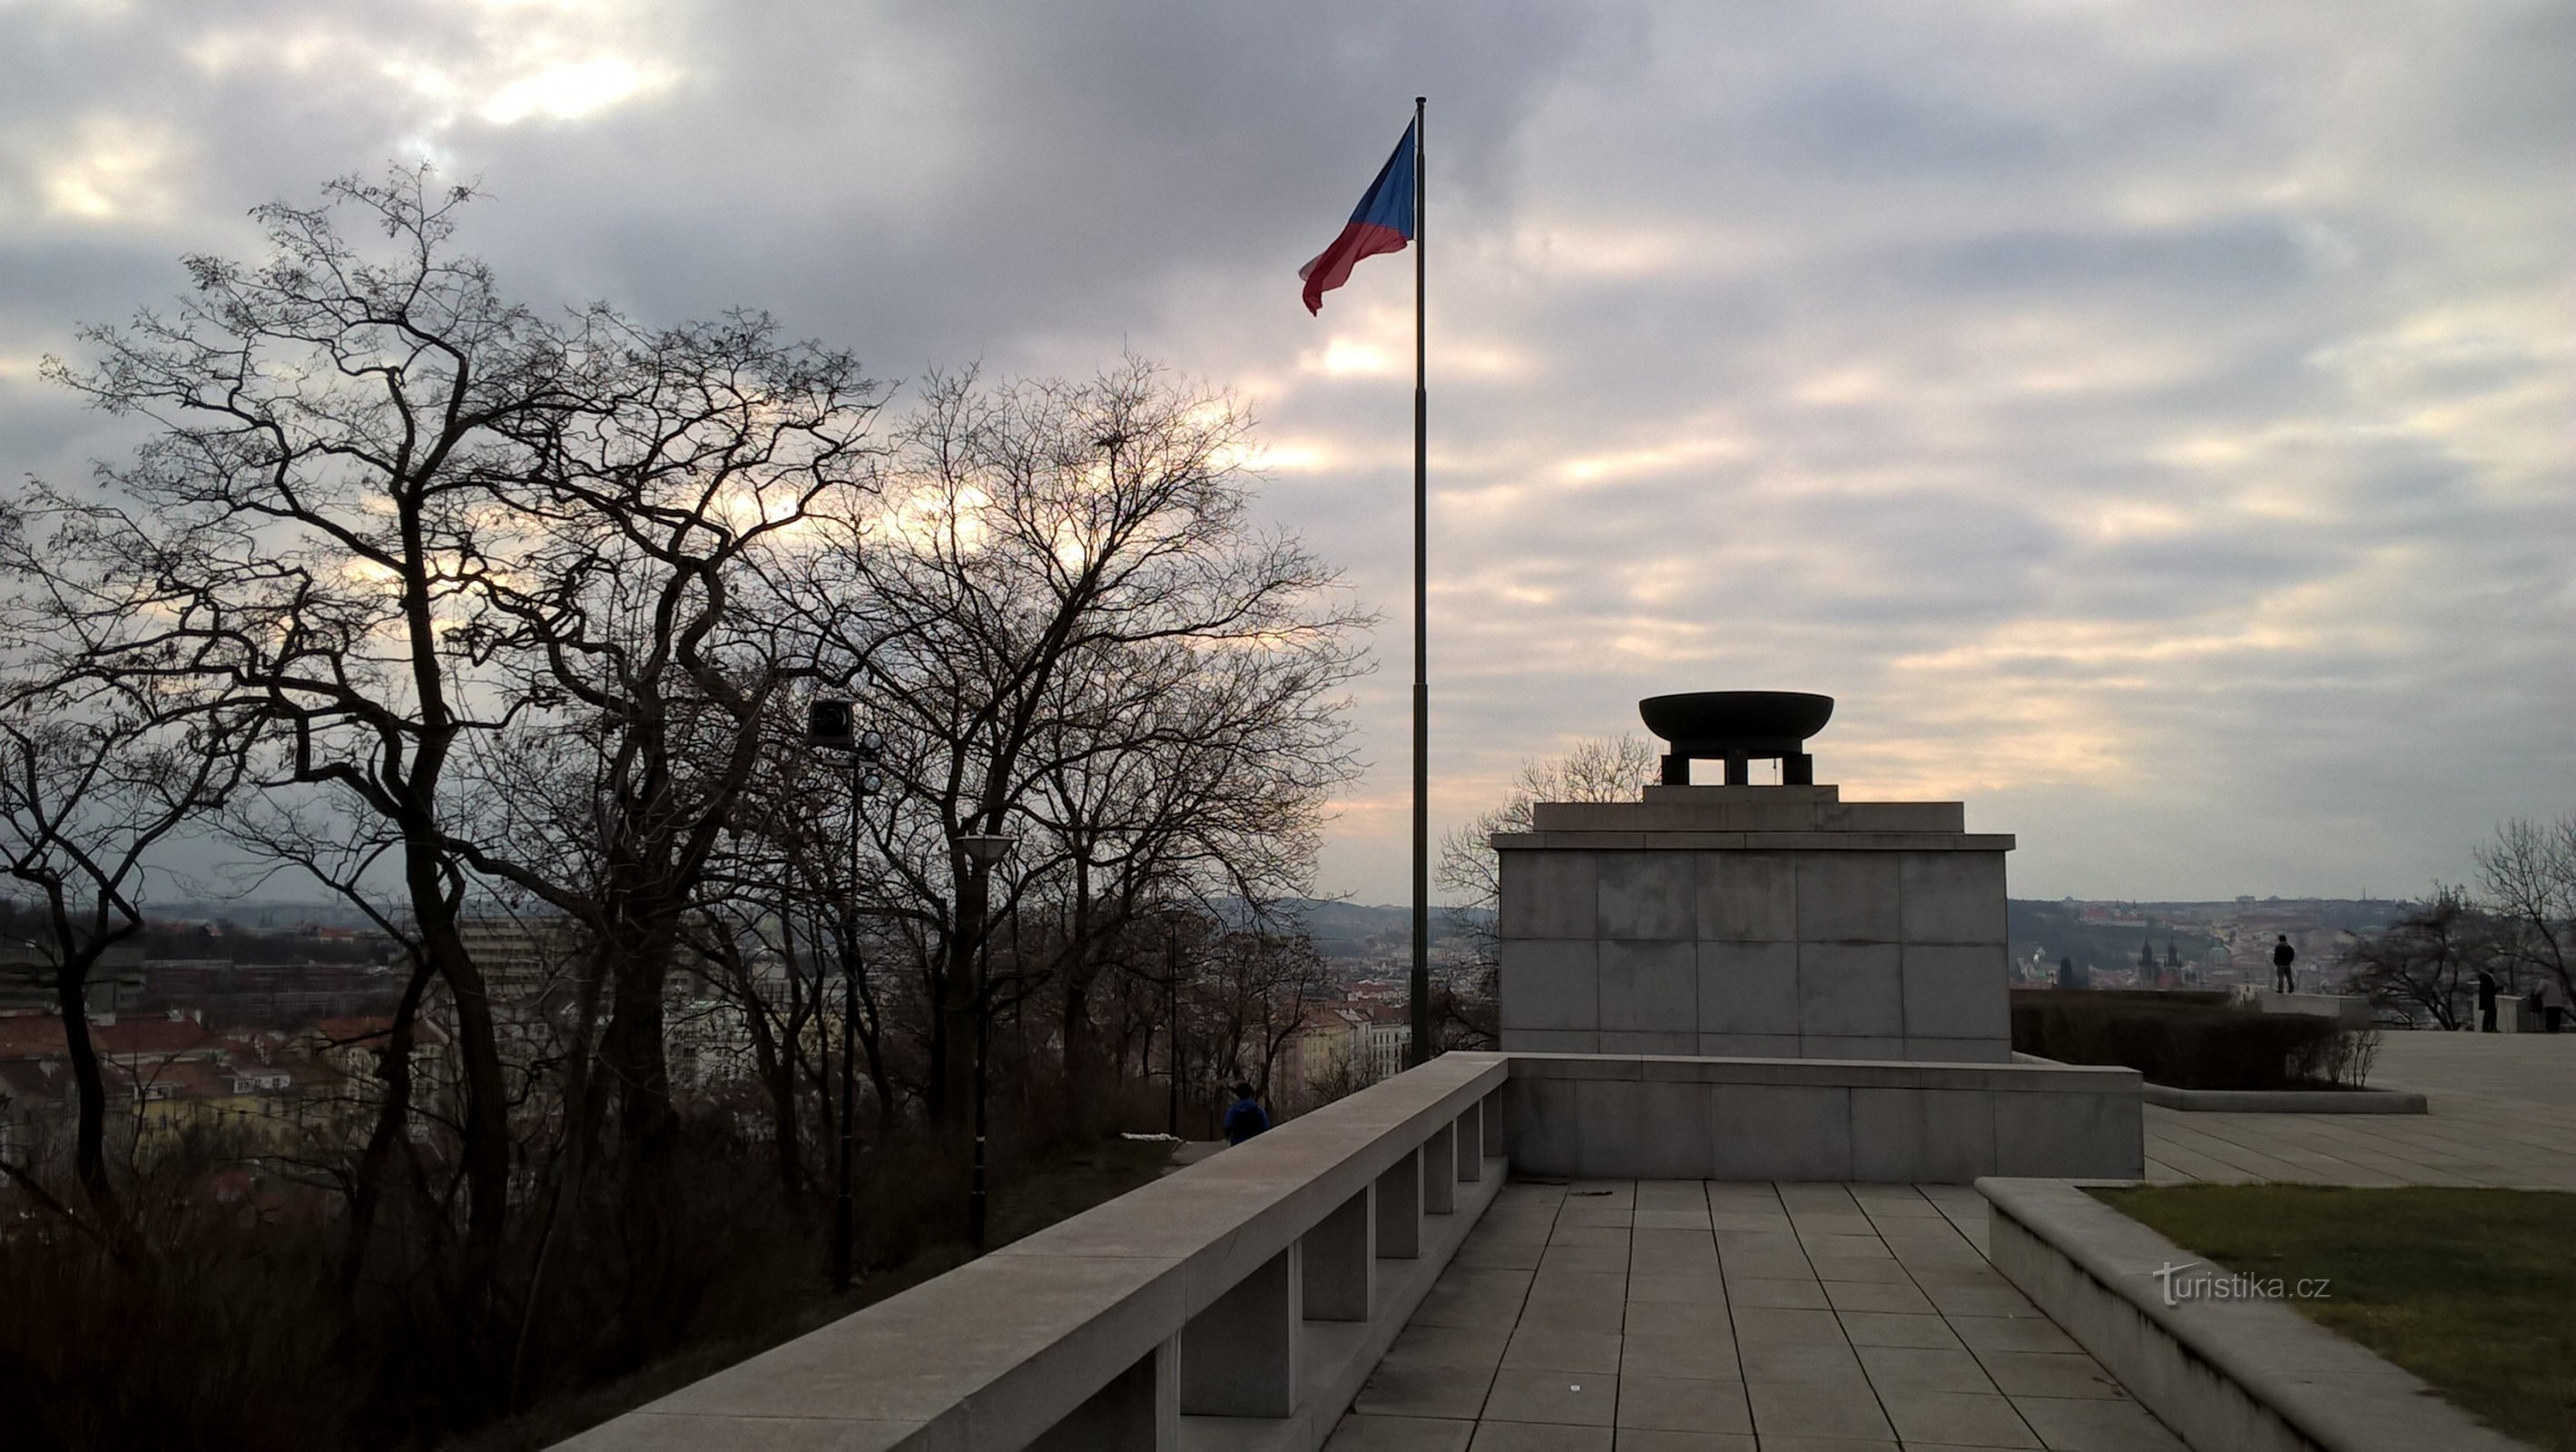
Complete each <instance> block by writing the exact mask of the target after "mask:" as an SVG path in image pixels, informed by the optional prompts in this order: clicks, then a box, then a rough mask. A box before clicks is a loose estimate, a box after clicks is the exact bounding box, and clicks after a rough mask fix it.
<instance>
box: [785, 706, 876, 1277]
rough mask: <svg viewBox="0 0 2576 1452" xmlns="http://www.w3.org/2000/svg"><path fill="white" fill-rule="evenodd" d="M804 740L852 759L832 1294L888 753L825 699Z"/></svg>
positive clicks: (839, 1271) (845, 1249) (841, 1264)
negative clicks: (864, 933) (867, 808)
mask: <svg viewBox="0 0 2576 1452" xmlns="http://www.w3.org/2000/svg"><path fill="white" fill-rule="evenodd" d="M805 741H806V744H807V745H808V746H811V747H814V748H816V749H818V750H824V751H840V752H846V753H847V754H848V755H849V758H850V880H849V884H848V889H847V892H846V894H845V895H844V896H843V898H842V899H841V1125H840V1129H841V1133H840V1141H841V1143H840V1164H839V1166H838V1168H837V1171H836V1177H837V1180H838V1185H837V1187H836V1189H835V1191H834V1194H833V1198H832V1294H834V1295H836V1296H837V1295H843V1294H846V1293H847V1292H848V1291H849V1289H850V1261H851V1244H850V1242H851V1238H852V1233H853V1232H852V1227H851V1224H850V1217H851V1213H852V1212H851V1203H850V1153H851V1145H852V1141H853V1140H854V1138H855V1136H854V1134H853V1133H852V1130H851V1125H850V1121H851V1119H852V1117H853V1115H854V1114H855V1112H856V1110H857V1097H858V1067H857V1064H856V1062H855V1058H856V1055H857V1052H858V1046H857V1043H856V1038H857V1033H858V1017H859V971H860V970H859V804H860V802H861V801H862V800H863V799H864V798H867V797H871V796H874V795H876V793H877V791H878V789H879V788H880V787H882V786H883V785H884V778H883V777H882V776H880V775H879V774H878V773H877V771H876V769H875V764H876V760H877V758H878V757H879V756H880V755H882V754H883V753H884V751H885V737H884V735H883V734H882V733H879V732H876V731H862V730H860V729H859V728H858V713H857V710H856V708H855V707H854V706H853V705H852V703H850V702H848V701H845V700H840V699H838V698H834V697H825V698H824V699H821V700H818V701H816V702H814V703H813V705H812V706H810V707H809V708H807V711H806V715H805Z"/></svg>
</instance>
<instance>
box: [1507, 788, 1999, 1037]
mask: <svg viewBox="0 0 2576 1452" xmlns="http://www.w3.org/2000/svg"><path fill="white" fill-rule="evenodd" d="M1964 819H1965V811H1964V808H1963V807H1962V806H1961V805H1960V804H1959V803H1957V802H1849V803H1847V802H1843V801H1841V800H1840V796H1839V791H1838V789H1837V788H1835V787H1831V786H1819V787H1699V786H1692V787H1648V788H1646V789H1645V795H1644V800H1642V801H1638V802H1612V803H1544V804H1541V805H1540V806H1539V807H1538V808H1537V810H1536V814H1535V821H1534V823H1533V825H1534V827H1535V828H1536V830H1534V831H1531V832H1527V833H1516V834H1514V833H1506V834H1501V835H1497V836H1496V837H1495V838H1494V846H1495V847H1496V848H1497V849H1498V851H1499V852H1500V854H1501V862H1502V901H1501V923H1500V930H1501V937H1502V982H1501V1005H1500V1008H1501V1021H1502V1022H1501V1026H1502V1047H1503V1048H1504V1050H1506V1051H1507V1052H1536V1053H1603V1054H1698V1055H1725V1056H1748V1057H1764V1058H1837V1059H1880V1060H1915V1061H1934V1062H1944V1063H2001V1062H2004V1061H2006V1060H2007V1059H2009V1058H2010V1056H2011V1043H2010V1025H2009V1022H2008V1012H2007V977H2008V974H2007V966H2006V962H2005V958H2006V944H2005V916H2004V911H2005V910H2004V854H2005V853H2006V852H2008V851H2010V850H2011V849H2012V846H2013V839H2012V838H2011V837H2009V836H1999V835H1975V834H1970V833H1968V832H1967V831H1965V830H1964Z"/></svg>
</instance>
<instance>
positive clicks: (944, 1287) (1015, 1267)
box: [561, 1053, 1509, 1452]
mask: <svg viewBox="0 0 2576 1452" xmlns="http://www.w3.org/2000/svg"><path fill="white" fill-rule="evenodd" d="M1508 1073H1509V1068H1508V1064H1507V1061H1506V1059H1505V1056H1503V1055H1501V1054H1475V1053H1453V1054H1444V1055H1442V1056H1441V1057H1440V1058H1438V1059H1435V1060H1433V1061H1432V1062H1431V1063H1429V1064H1425V1065H1422V1066H1421V1067H1418V1068H1415V1069H1411V1070H1408V1071H1406V1072H1404V1073H1402V1074H1399V1075H1397V1076H1395V1077H1394V1078H1392V1079H1388V1080H1385V1081H1383V1082H1381V1083H1378V1084H1375V1085H1372V1086H1370V1087H1369V1088H1367V1089H1364V1090H1362V1091H1360V1092H1359V1093H1357V1094H1354V1095H1352V1096H1350V1097H1349V1098H1347V1099H1343V1100H1340V1101H1338V1102H1336V1103H1334V1104H1329V1105H1326V1106H1325V1107H1323V1108H1321V1109H1319V1110H1317V1111H1315V1112H1314V1113H1312V1114H1308V1115H1305V1116H1303V1117H1301V1118H1298V1119H1293V1120H1290V1121H1288V1122H1287V1123H1285V1124H1282V1125H1280V1126H1279V1127H1278V1128H1276V1129H1274V1130H1272V1131H1270V1132H1269V1133H1267V1134H1264V1135H1262V1136H1261V1137H1260V1138H1258V1139H1255V1140H1252V1141H1250V1142H1248V1143H1245V1144H1242V1145H1238V1146H1236V1147H1235V1148H1233V1149H1230V1150H1227V1151H1225V1152H1224V1153H1222V1154H1217V1155H1213V1156H1211V1157H1209V1158H1208V1159H1206V1160H1202V1161H1200V1162H1199V1163H1197V1164H1195V1165H1192V1166H1190V1167H1189V1168H1187V1169H1184V1170H1180V1171H1178V1172H1176V1173H1174V1174H1171V1175H1167V1176H1165V1177H1164V1178H1162V1179H1160V1180H1157V1181H1155V1182H1153V1183H1152V1184H1149V1185H1145V1186H1142V1187H1139V1188H1138V1189H1135V1190H1132V1191H1130V1192H1128V1193H1127V1194H1125V1195H1122V1196H1119V1197H1118V1198H1117V1199H1115V1200H1112V1201H1109V1202H1108V1203H1106V1204H1103V1205H1098V1206H1094V1207H1093V1208H1091V1209H1089V1210H1086V1211H1084V1212H1083V1213H1081V1214H1079V1215H1075V1216H1073V1217H1071V1218H1069V1219H1066V1220H1064V1221H1061V1222H1059V1223H1057V1224H1056V1225H1053V1226H1050V1227H1049V1228H1047V1229H1045V1230H1042V1231H1040V1232H1038V1233H1037V1234H1035V1235H1032V1236H1030V1237H1028V1238H1027V1239H1025V1240H1021V1241H1017V1242H1015V1243H1013V1244H1011V1245H1007V1246H1004V1247H1002V1248H1001V1249H999V1250H996V1251H994V1252H993V1253H991V1254H989V1255H986V1256H984V1257H982V1258H981V1259H978V1260H974V1261H970V1262H968V1263H967V1264H965V1265H962V1266H959V1267H958V1268H957V1269H955V1270H953V1271H950V1272H948V1273H947V1274H945V1275H942V1276H939V1277H937V1278H935V1279H933V1280H929V1281H925V1282H923V1283H922V1284H920V1285H918V1286H915V1287H913V1288H911V1289H910V1290H907V1291H904V1292H903V1293H901V1294H899V1295H896V1296H892V1297H889V1298H888V1299H886V1300H884V1301H881V1302H879V1303H878V1304H876V1305H874V1306H870V1307H868V1308H866V1309H864V1310H861V1311H857V1312H854V1313H852V1314H851V1315H848V1316H845V1317H843V1318H841V1319H840V1320H838V1321H835V1322H832V1323H831V1324H830V1325H827V1326H824V1327H822V1328H820V1329H818V1330H815V1331H812V1332H809V1333H807V1334H806V1335H804V1336H800V1337H797V1338H796V1339H794V1340H792V1341H789V1342H786V1343H784V1344H782V1345H780V1346H776V1347H773V1348H771V1349H770V1350H768V1351H766V1352H763V1353H761V1354H760V1355H757V1356H754V1357H751V1358H750V1359H748V1360H746V1361H743V1362H741V1363H739V1364H737V1365H734V1366H732V1367H728V1368H726V1369H725V1370H723V1371H720V1372H717V1373H715V1374H714V1375H712V1376H709V1377H706V1378H704V1379H703V1380H700V1381H697V1382H694V1383H692V1384H690V1385H688V1386H686V1387H683V1388H681V1389H680V1390H678V1391H676V1392H673V1393H672V1394H670V1395H669V1396H666V1397H664V1398H662V1399H661V1400H659V1401H656V1402H653V1403H650V1404H648V1405H646V1406H644V1407H642V1408H639V1409H637V1410H635V1411H632V1412H629V1413H627V1414H626V1415H624V1416H622V1417H618V1418H616V1419H614V1420H612V1421H609V1422H607V1423H605V1424H603V1425H601V1426H598V1427H595V1428H593V1429H591V1430H590V1431H588V1432H585V1433H583V1434H582V1435H580V1436H579V1437H576V1438H574V1439H572V1440H571V1441H570V1442H568V1443H564V1444H561V1445H563V1446H565V1447H568V1448H573V1449H578V1452H662V1449H670V1448H681V1447H724V1448H728V1449H742V1452H791V1449H793V1452H819V1449H823V1448H827V1447H828V1448H830V1449H833V1452H870V1449H894V1448H903V1449H922V1452H927V1449H952V1448H953V1449H994V1452H998V1449H1006V1448H1010V1449H1016V1448H1025V1447H1030V1446H1032V1445H1037V1446H1044V1447H1049V1448H1054V1447H1081V1448H1085V1449H1090V1448H1108V1447H1137V1448H1143V1447H1152V1448H1154V1449H1156V1452H1174V1449H1175V1448H1177V1447H1179V1446H1183V1445H1187V1446H1202V1445H1208V1446H1224V1447H1235V1446H1250V1447H1261V1448H1265V1449H1267V1448H1296V1449H1301V1452H1306V1449H1312V1448H1314V1447H1316V1446H1319V1445H1320V1444H1321V1443H1322V1441H1323V1439H1324V1437H1325V1436H1326V1435H1327V1434H1328V1433H1329V1432H1330V1431H1331V1429H1332V1425H1333V1421H1334V1420H1335V1419H1336V1418H1338V1417H1339V1416H1340V1414H1341V1411H1342V1409H1343V1408H1344V1407H1347V1406H1348V1405H1349V1402H1350V1399H1351V1398H1352V1397H1353V1396H1356V1395H1357V1394H1358V1391H1359V1387H1360V1384H1361V1383H1362V1382H1363V1381H1365V1380H1366V1379H1367V1376H1368V1373H1369V1370H1370V1368H1372V1367H1374V1366H1375V1365H1376V1361H1377V1358H1378V1356H1379V1355H1381V1354H1382V1353H1383V1352H1384V1350H1385V1348H1386V1346H1387V1345H1388V1344H1389V1343H1390V1342H1392V1341H1393V1339H1394V1337H1395V1335H1396V1333H1397V1332H1398V1331H1400V1330H1402V1329H1403V1326H1404V1322H1405V1320H1406V1318H1408V1317H1409V1316H1411V1315H1412V1313H1413V1309H1414V1307H1415V1306H1416V1305H1417V1304H1419V1302H1420V1300H1421V1298H1422V1296H1423V1295H1424V1294H1425V1293H1427V1292H1428V1290H1429V1289H1430V1286H1431V1282H1432V1281H1433V1280H1434V1279H1435V1278H1437V1276H1438V1275H1439V1273H1440V1270H1441V1268H1442V1267H1443V1266H1444V1265H1446V1263H1447V1259H1448V1256H1449V1255H1450V1254H1451V1253H1452V1252H1454V1251H1455V1250H1456V1248H1457V1245H1458V1243H1459V1242H1460V1241H1461V1240H1463V1239H1464V1238H1465V1236H1466V1233H1467V1229H1468V1228H1469V1227H1470V1226H1472V1225H1473V1224H1474V1222H1475V1220H1476V1218H1477V1216H1478V1215H1480V1214H1481V1213H1482V1212H1483V1210H1484V1207H1485V1206H1486V1205H1487V1204H1488V1203H1490V1202H1491V1200H1492V1199H1493V1196H1494V1194H1495V1192H1496V1190H1497V1188H1498V1187H1499V1186H1500V1185H1501V1183H1502V1182H1503V1180H1504V1178H1505V1177H1506V1172H1507V1167H1506V1166H1505V1165H1503V1164H1502V1163H1500V1162H1498V1161H1490V1160H1486V1159H1485V1158H1484V1157H1483V1156H1481V1155H1479V1156H1478V1165H1479V1167H1480V1173H1478V1174H1477V1176H1476V1178H1474V1179H1473V1180H1462V1181H1458V1182H1457V1183H1456V1184H1455V1185H1454V1189H1453V1192H1452V1194H1451V1195H1450V1196H1449V1197H1447V1198H1446V1199H1445V1200H1442V1199H1439V1198H1437V1197H1430V1198H1433V1199H1434V1204H1433V1205H1432V1207H1431V1210H1430V1213H1423V1201H1424V1199H1425V1198H1426V1197H1424V1196H1421V1195H1420V1194H1418V1193H1415V1194H1411V1195H1408V1197H1407V1198H1406V1199H1405V1200H1404V1201H1403V1202H1402V1203H1403V1204H1404V1206H1405V1210H1404V1211H1403V1212H1401V1213H1404V1214H1408V1215H1409V1216H1410V1217H1411V1222H1412V1223H1408V1224H1406V1225H1405V1227H1404V1231H1403V1236H1402V1241H1403V1249H1402V1250H1401V1251H1397V1250H1394V1249H1391V1248H1390V1242H1389V1241H1388V1239H1387V1224H1388V1222H1387V1220H1386V1219H1385V1217H1384V1216H1383V1215H1381V1216H1379V1218H1378V1221H1377V1224H1378V1227H1379V1229H1378V1239H1377V1241H1376V1242H1375V1244H1376V1248H1377V1249H1378V1250H1380V1251H1381V1252H1385V1253H1384V1254H1382V1255H1379V1256H1375V1257H1372V1260H1373V1263H1374V1271H1373V1274H1372V1276H1371V1279H1372V1280H1374V1282H1375V1283H1376V1286H1377V1291H1376V1293H1375V1294H1373V1295H1371V1296H1370V1297H1369V1300H1368V1307H1369V1317H1368V1319H1367V1320H1366V1321H1351V1322H1308V1321H1306V1320H1305V1319H1304V1318H1303V1315H1302V1312H1301V1310H1300V1296H1299V1291H1298V1287H1299V1286H1300V1285H1301V1274H1300V1267H1301V1264H1302V1252H1303V1250H1304V1248H1305V1247H1304V1243H1303V1242H1304V1237H1306V1236H1307V1234H1308V1233H1309V1232H1310V1231H1313V1230H1315V1229H1316V1227H1317V1226H1318V1225H1319V1224H1320V1223H1322V1222H1323V1221H1324V1220H1325V1218H1326V1217H1327V1216H1329V1215H1332V1214H1333V1213H1335V1212H1336V1211H1340V1210H1343V1209H1345V1208H1346V1207H1347V1206H1348V1205H1349V1204H1350V1202H1351V1201H1352V1200H1353V1199H1354V1197H1368V1198H1367V1201H1366V1203H1370V1204H1377V1203H1378V1202H1380V1201H1382V1200H1383V1198H1384V1196H1385V1193H1386V1187H1387V1185H1388V1184H1390V1183H1393V1184H1397V1185H1401V1184H1402V1183H1403V1178H1402V1177H1403V1176H1405V1175H1408V1174H1410V1175H1448V1176H1452V1177H1454V1176H1455V1174H1456V1168H1457V1163H1456V1161H1454V1160H1452V1161H1449V1162H1447V1163H1440V1162H1438V1161H1436V1160H1434V1157H1433V1156H1432V1155H1429V1154H1425V1153H1423V1151H1425V1150H1426V1149H1429V1148H1431V1147H1433V1146H1438V1147H1439V1149H1440V1152H1441V1153H1444V1154H1445V1153H1447V1147H1448V1146H1450V1145H1452V1144H1455V1143H1456V1142H1457V1137H1456V1136H1455V1135H1454V1134H1453V1133H1452V1132H1451V1130H1452V1127H1453V1126H1455V1125H1457V1124H1458V1123H1459V1122H1460V1120H1461V1119H1462V1117H1465V1118H1471V1119H1472V1120H1473V1122H1474V1123H1475V1124H1476V1125H1477V1126H1478V1128H1477V1130H1476V1131H1475V1136H1476V1137H1477V1138H1479V1139H1481V1138H1482V1137H1483V1131H1482V1128H1481V1126H1482V1123H1483V1117H1482V1114H1481V1112H1480V1108H1481V1106H1482V1104H1483V1103H1484V1101H1485V1099H1486V1098H1487V1096H1488V1095H1490V1094H1491V1093H1492V1092H1494V1091H1495V1090H1496V1089H1497V1088H1499V1087H1501V1086H1502V1085H1503V1084H1504V1082H1505V1081H1506V1078H1507V1076H1508ZM1468 1148H1469V1152H1470V1153H1473V1152H1474V1151H1475V1149H1477V1148H1481V1146H1469V1147H1468ZM1389 1175H1393V1176H1396V1177H1397V1178H1396V1179H1394V1180H1393V1181H1389V1180H1387V1179H1386V1178H1385V1177H1387V1176H1389ZM1440 1203H1449V1204H1451V1205H1452V1206H1453V1208H1452V1209H1451V1210H1450V1211H1449V1212H1448V1213H1441V1212H1440V1211H1439V1209H1438V1204H1440ZM1381 1208H1382V1207H1381ZM1282 1270H1284V1271H1285V1276H1284V1289H1283V1290H1282V1292H1281V1294H1280V1295H1279V1296H1278V1298H1277V1300H1276V1301H1263V1300H1260V1299H1258V1298H1256V1299H1255V1300H1254V1301H1253V1302H1252V1303H1250V1304H1249V1305H1248V1306H1247V1305H1246V1304H1244V1298H1243V1297H1242V1296H1238V1295H1235V1294H1234V1293H1235V1292H1236V1291H1237V1289H1238V1288H1239V1287H1243V1286H1246V1285H1252V1284H1264V1285H1266V1284H1268V1283H1269V1281H1270V1279H1273V1278H1278V1277H1279V1273H1280V1272H1281V1271H1282ZM1256 1278H1263V1279H1260V1280H1258V1281H1256ZM1211 1325H1214V1326H1215V1327H1216V1329H1217V1331H1218V1333H1219V1334H1220V1335H1221V1336H1232V1335H1233V1332H1234V1330H1235V1328H1237V1327H1242V1328H1248V1331H1249V1332H1250V1333H1255V1334H1254V1335H1253V1339H1256V1340H1258V1339H1260V1338H1264V1337H1267V1338H1271V1339H1274V1340H1275V1341H1276V1343H1277V1346H1278V1350H1279V1352H1280V1355H1279V1356H1277V1357H1275V1358H1272V1359H1271V1360H1270V1361H1268V1362H1266V1363H1260V1364H1248V1363H1246V1359H1245V1358H1240V1357H1234V1358H1229V1357H1215V1358H1211V1359H1210V1360H1208V1361H1206V1362H1203V1363H1199V1365H1200V1366H1201V1367H1203V1368H1214V1369H1215V1370H1214V1372H1213V1376H1214V1378H1215V1379H1217V1380H1223V1379H1225V1378H1226V1377H1228V1376H1240V1377H1242V1378H1244V1379H1247V1380H1254V1381H1258V1380H1260V1379H1261V1378H1263V1377H1274V1378H1276V1381H1275V1383H1274V1384H1273V1389H1275V1391H1276V1392H1277V1393H1278V1394H1279V1395H1280V1396H1281V1397H1282V1398H1283V1399H1284V1401H1285V1403H1286V1404H1284V1405H1282V1406H1281V1412H1283V1413H1285V1414H1284V1415H1280V1414H1265V1415H1259V1416H1251V1415H1244V1416H1221V1417H1203V1416H1191V1415H1188V1414H1187V1412H1188V1410H1189V1408H1188V1405H1187V1402H1188V1398H1189V1395H1190V1393H1189V1392H1188V1391H1187V1389H1186V1387H1187V1385H1188V1384H1189V1378H1190V1376H1191V1375H1192V1374H1193V1373H1192V1367H1191V1364H1190V1363H1191V1353H1190V1352H1189V1351H1188V1349H1187V1343H1188V1342H1189V1340H1190V1336H1191V1334H1192V1328H1208V1327H1210V1326H1211ZM1234 1339H1237V1340H1241V1339H1244V1338H1243V1337H1240V1336H1236V1337H1234ZM1251 1360H1253V1361H1258V1358H1252V1359H1251ZM1203 1379H1204V1378H1203ZM1176 1381H1177V1382H1179V1383H1181V1385H1179V1386H1176V1385H1175V1382H1176ZM1335 1398H1338V1400H1335ZM1211 1439H1214V1440H1211Z"/></svg>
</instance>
